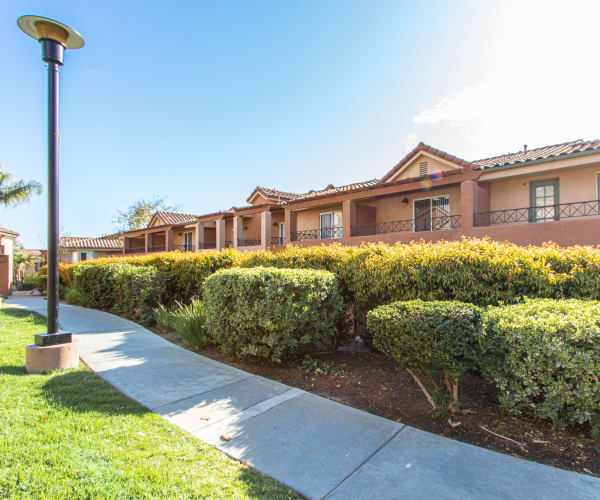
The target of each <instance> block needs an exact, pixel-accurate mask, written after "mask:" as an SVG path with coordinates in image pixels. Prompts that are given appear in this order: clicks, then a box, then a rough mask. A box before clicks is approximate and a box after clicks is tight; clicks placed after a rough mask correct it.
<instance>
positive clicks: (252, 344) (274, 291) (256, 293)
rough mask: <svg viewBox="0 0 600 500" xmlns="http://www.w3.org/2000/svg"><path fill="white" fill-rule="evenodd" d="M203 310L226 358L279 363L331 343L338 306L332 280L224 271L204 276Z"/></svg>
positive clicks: (305, 274)
mask: <svg viewBox="0 0 600 500" xmlns="http://www.w3.org/2000/svg"><path fill="white" fill-rule="evenodd" d="M203 298H204V299H203V306H204V308H205V313H206V322H207V328H208V331H209V335H210V338H211V340H212V341H214V342H215V343H216V344H218V345H219V348H220V349H221V350H222V351H223V352H224V353H225V354H227V355H231V356H235V357H237V358H245V357H252V356H255V357H261V358H268V359H270V360H271V361H273V362H275V363H279V362H281V361H282V359H284V358H285V357H287V356H290V355H292V354H296V353H298V352H299V351H300V349H301V347H302V346H306V345H308V344H313V343H320V342H335V341H336V340H337V338H338V329H339V327H340V325H341V322H342V321H343V316H344V303H343V299H342V296H341V293H340V290H339V286H338V280H337V278H336V277H335V275H334V274H332V273H330V272H327V271H315V270H308V269H276V268H265V267H255V268H252V269H224V270H221V271H217V272H216V273H214V274H213V275H211V276H209V277H208V278H207V279H206V281H205V282H204V287H203Z"/></svg>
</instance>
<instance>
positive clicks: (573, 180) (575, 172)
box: [490, 167, 600, 210]
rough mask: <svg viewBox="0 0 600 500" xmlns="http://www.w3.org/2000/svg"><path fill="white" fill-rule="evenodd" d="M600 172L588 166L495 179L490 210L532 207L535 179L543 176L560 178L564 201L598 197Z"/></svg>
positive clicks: (586, 199) (561, 196) (560, 189)
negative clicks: (532, 186)
mask: <svg viewBox="0 0 600 500" xmlns="http://www.w3.org/2000/svg"><path fill="white" fill-rule="evenodd" d="M599 172H600V168H598V167H586V168H580V169H570V170H562V171H559V172H552V173H546V174H539V175H535V174H534V175H527V176H523V177H516V178H512V179H504V180H498V181H494V182H491V183H490V210H506V209H509V208H524V207H529V206H530V199H529V193H530V189H531V182H532V181H538V180H543V179H556V178H558V179H559V193H560V203H570V202H574V201H590V200H596V199H598V193H597V180H596V174H597V173H599Z"/></svg>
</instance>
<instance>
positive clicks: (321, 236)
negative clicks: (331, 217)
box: [291, 226, 343, 241]
mask: <svg viewBox="0 0 600 500" xmlns="http://www.w3.org/2000/svg"><path fill="white" fill-rule="evenodd" d="M342 233H343V228H342V226H338V227H322V228H320V229H304V230H302V231H296V232H292V233H291V237H292V241H309V240H332V239H338V238H341V237H342V235H343V234H342Z"/></svg>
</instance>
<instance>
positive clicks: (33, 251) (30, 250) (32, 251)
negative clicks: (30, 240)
mask: <svg viewBox="0 0 600 500" xmlns="http://www.w3.org/2000/svg"><path fill="white" fill-rule="evenodd" d="M15 253H22V254H25V255H29V256H30V257H40V258H42V257H44V258H45V257H46V253H48V251H47V250H37V249H34V248H19V249H16V250H15Z"/></svg>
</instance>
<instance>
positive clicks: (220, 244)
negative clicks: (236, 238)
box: [215, 219, 225, 250]
mask: <svg viewBox="0 0 600 500" xmlns="http://www.w3.org/2000/svg"><path fill="white" fill-rule="evenodd" d="M215 224H216V236H217V250H223V249H224V248H225V219H219V220H217V221H216V222H215Z"/></svg>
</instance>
